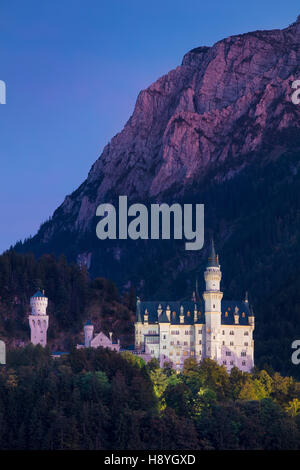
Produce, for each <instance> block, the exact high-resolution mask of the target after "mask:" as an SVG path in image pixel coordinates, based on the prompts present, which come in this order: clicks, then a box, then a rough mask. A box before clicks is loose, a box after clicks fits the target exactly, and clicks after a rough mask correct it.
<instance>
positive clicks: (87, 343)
mask: <svg viewBox="0 0 300 470" xmlns="http://www.w3.org/2000/svg"><path fill="white" fill-rule="evenodd" d="M99 346H102V348H108V349H111V350H112V351H119V350H120V340H117V342H116V343H115V342H113V338H112V332H110V333H109V338H108V337H107V336H106V335H105V334H104V333H103V332H102V331H100V333H98V334H96V335H95V336H94V325H93V324H92V322H91V321H90V320H88V321H87V322H86V324H85V325H84V344H77V349H81V348H99Z"/></svg>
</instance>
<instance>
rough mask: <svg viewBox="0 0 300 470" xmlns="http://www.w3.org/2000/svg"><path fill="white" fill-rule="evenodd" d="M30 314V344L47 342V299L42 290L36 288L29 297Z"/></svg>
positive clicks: (43, 344) (42, 344)
mask: <svg viewBox="0 0 300 470" xmlns="http://www.w3.org/2000/svg"><path fill="white" fill-rule="evenodd" d="M30 306H31V315H29V326H30V332H31V335H30V341H31V342H32V344H40V345H41V346H44V347H45V346H46V344H47V330H48V325H49V316H48V315H47V313H46V310H47V306H48V299H47V297H46V296H45V292H44V291H40V290H38V291H37V292H36V293H35V294H34V295H33V296H32V297H31V299H30Z"/></svg>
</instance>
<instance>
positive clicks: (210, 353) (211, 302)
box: [203, 240, 223, 361]
mask: <svg viewBox="0 0 300 470" xmlns="http://www.w3.org/2000/svg"><path fill="white" fill-rule="evenodd" d="M221 278H222V273H221V269H220V265H219V257H218V255H216V252H215V246H214V241H213V240H212V241H211V248H210V255H209V257H208V265H207V268H206V271H205V272H204V279H205V284H206V289H205V292H203V298H204V302H205V328H206V335H205V338H206V339H205V343H206V347H205V349H206V351H205V355H206V357H209V358H210V359H214V360H215V361H220V359H221V353H222V351H221V300H222V297H223V292H221V291H220V282H221Z"/></svg>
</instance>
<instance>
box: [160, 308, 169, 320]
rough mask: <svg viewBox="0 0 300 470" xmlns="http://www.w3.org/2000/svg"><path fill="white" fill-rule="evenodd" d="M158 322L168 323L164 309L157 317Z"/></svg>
mask: <svg viewBox="0 0 300 470" xmlns="http://www.w3.org/2000/svg"><path fill="white" fill-rule="evenodd" d="M158 322H159V323H170V320H169V318H168V315H167V314H166V310H163V311H162V313H161V314H160V315H159V317H158Z"/></svg>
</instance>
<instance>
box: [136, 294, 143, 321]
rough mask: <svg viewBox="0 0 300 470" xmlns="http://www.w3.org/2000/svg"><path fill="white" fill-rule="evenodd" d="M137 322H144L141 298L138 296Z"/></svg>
mask: <svg viewBox="0 0 300 470" xmlns="http://www.w3.org/2000/svg"><path fill="white" fill-rule="evenodd" d="M136 322H137V323H142V315H141V300H140V298H139V297H137V298H136Z"/></svg>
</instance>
